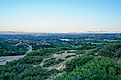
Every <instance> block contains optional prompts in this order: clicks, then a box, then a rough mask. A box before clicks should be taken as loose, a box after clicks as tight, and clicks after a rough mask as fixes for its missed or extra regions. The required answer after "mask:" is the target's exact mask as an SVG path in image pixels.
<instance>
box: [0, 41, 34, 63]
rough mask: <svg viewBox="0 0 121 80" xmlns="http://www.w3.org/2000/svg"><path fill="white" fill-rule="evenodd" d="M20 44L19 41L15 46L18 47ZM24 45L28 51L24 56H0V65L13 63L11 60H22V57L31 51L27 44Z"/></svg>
mask: <svg viewBox="0 0 121 80" xmlns="http://www.w3.org/2000/svg"><path fill="white" fill-rule="evenodd" d="M20 44H22V42H21V41H20V42H19V43H17V44H16V46H17V45H20ZM24 44H25V45H27V46H28V51H27V52H26V53H25V54H24V55H16V56H1V57H0V65H5V64H6V63H7V62H9V61H13V60H18V59H20V58H23V57H24V56H26V54H28V53H29V52H31V51H32V46H31V45H29V44H27V43H24Z"/></svg>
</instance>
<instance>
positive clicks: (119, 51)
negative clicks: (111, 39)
mask: <svg viewBox="0 0 121 80" xmlns="http://www.w3.org/2000/svg"><path fill="white" fill-rule="evenodd" d="M98 53H99V55H101V56H106V57H110V58H113V59H119V58H120V57H121V42H117V43H112V44H109V45H106V46H105V47H103V48H102V49H100V50H99V52H98Z"/></svg>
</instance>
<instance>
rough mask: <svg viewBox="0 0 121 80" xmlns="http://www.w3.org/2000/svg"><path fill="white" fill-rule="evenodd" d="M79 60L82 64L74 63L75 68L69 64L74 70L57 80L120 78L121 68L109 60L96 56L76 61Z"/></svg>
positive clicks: (109, 79) (105, 79) (108, 79)
mask: <svg viewBox="0 0 121 80" xmlns="http://www.w3.org/2000/svg"><path fill="white" fill-rule="evenodd" d="M81 59H82V61H84V63H83V62H80V63H79V64H78V62H75V64H74V65H77V66H76V67H75V66H74V65H73V63H72V64H71V62H70V64H71V65H72V66H73V68H74V69H73V70H72V71H71V72H70V73H65V74H63V75H62V76H59V77H57V80H118V79H119V77H120V73H119V72H120V71H121V66H120V65H119V64H117V63H116V62H115V61H113V60H111V59H108V58H105V57H101V56H98V57H93V58H92V59H91V60H90V56H89V59H88V58H87V59H86V58H85V60H83V58H80V59H78V60H79V61H81ZM85 61H86V63H85ZM67 68H68V67H67Z"/></svg>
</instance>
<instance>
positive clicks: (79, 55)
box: [0, 34, 121, 80]
mask: <svg viewBox="0 0 121 80" xmlns="http://www.w3.org/2000/svg"><path fill="white" fill-rule="evenodd" d="M89 36H91V35H89ZM89 36H88V37H86V36H83V37H81V38H79V35H78V36H75V35H74V36H71V37H70V36H67V35H66V36H62V35H61V36H59V37H58V36H57V35H54V36H53V37H51V36H49V37H46V36H44V37H43V36H39V37H38V38H35V36H34V38H33V37H32V36H29V37H28V36H26V37H25V36H23V35H22V36H21V37H22V38H23V39H22V38H20V39H17V40H16V37H15V39H10V40H9V38H8V39H6V38H5V39H1V41H0V56H9V55H10V56H12V55H23V54H25V53H26V52H27V51H28V50H29V49H28V47H29V45H30V46H32V52H29V53H27V54H26V55H25V56H24V57H23V58H20V59H19V60H14V61H11V62H7V63H6V64H5V65H0V80H47V79H48V80H121V62H120V60H121V42H120V41H115V40H104V39H105V38H106V37H105V36H103V37H105V38H102V36H100V39H99V38H98V39H97V37H99V36H98V34H97V37H94V38H93V36H94V35H93V36H92V37H90V38H89ZM45 37H46V38H45ZM66 37H67V38H66ZM69 37H70V38H69ZM62 38H65V39H68V40H67V41H66V40H61V39H62ZM108 38H109V37H108ZM111 39H112V37H111ZM3 61H4V59H3ZM1 62H2V60H1Z"/></svg>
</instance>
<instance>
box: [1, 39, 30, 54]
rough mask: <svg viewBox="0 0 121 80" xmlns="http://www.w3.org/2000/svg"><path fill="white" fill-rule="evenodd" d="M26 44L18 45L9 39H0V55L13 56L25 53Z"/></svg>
mask: <svg viewBox="0 0 121 80" xmlns="http://www.w3.org/2000/svg"><path fill="white" fill-rule="evenodd" d="M27 47H28V46H26V45H18V46H15V43H13V42H10V41H6V40H5V41H4V40H3V41H0V56H13V55H22V54H25V53H26V51H27V50H28V49H27Z"/></svg>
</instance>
